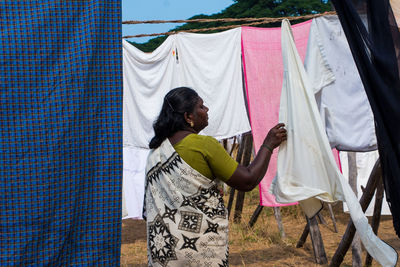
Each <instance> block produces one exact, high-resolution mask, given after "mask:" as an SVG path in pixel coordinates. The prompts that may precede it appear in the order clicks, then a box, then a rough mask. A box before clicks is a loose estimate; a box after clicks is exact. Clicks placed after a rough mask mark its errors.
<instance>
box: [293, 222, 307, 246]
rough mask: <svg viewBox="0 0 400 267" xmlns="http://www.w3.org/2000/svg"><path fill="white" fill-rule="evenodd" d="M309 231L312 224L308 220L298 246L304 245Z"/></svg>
mask: <svg viewBox="0 0 400 267" xmlns="http://www.w3.org/2000/svg"><path fill="white" fill-rule="evenodd" d="M309 233H310V224H309V223H308V220H307V224H306V227H304V230H303V233H302V234H301V237H300V239H299V241H298V242H297V245H296V248H301V247H302V246H303V245H304V243H306V240H307V236H308V234H309Z"/></svg>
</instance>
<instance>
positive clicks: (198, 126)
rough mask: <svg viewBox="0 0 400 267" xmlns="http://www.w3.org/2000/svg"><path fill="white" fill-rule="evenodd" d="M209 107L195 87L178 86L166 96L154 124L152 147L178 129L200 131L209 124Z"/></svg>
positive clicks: (157, 145) (150, 145) (155, 146)
mask: <svg viewBox="0 0 400 267" xmlns="http://www.w3.org/2000/svg"><path fill="white" fill-rule="evenodd" d="M207 111H208V108H207V107H205V106H204V104H203V100H202V99H201V98H200V97H199V95H198V94H197V93H196V91H194V90H193V89H190V88H188V87H178V88H175V89H172V90H171V91H169V92H168V93H167V94H166V96H165V97H164V102H163V105H162V108H161V112H160V115H159V116H158V118H157V120H156V121H155V123H154V124H153V128H154V133H155V136H154V137H153V139H152V140H151V141H150V144H149V147H150V148H157V147H159V146H160V145H161V143H162V142H163V141H164V140H165V139H166V138H167V137H170V136H172V135H173V134H174V133H176V132H177V131H181V130H194V131H195V132H200V131H201V130H202V129H204V127H206V126H207V124H208V116H207Z"/></svg>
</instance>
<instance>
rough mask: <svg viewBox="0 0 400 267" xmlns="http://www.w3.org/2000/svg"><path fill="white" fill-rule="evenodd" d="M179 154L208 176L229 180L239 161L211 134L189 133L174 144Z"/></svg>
mask: <svg viewBox="0 0 400 267" xmlns="http://www.w3.org/2000/svg"><path fill="white" fill-rule="evenodd" d="M174 148H175V150H176V152H178V154H179V156H181V158H182V159H183V160H184V161H185V162H186V163H187V164H189V165H190V166H191V167H192V168H194V169H195V170H196V171H198V172H200V173H201V174H203V175H204V176H206V177H207V178H209V179H211V180H213V179H215V178H218V179H219V180H221V181H224V182H226V181H228V180H229V178H231V176H232V174H233V173H234V172H235V170H236V168H237V166H238V163H237V162H236V161H235V160H234V159H232V158H231V157H230V156H229V154H228V153H227V152H226V151H225V149H224V148H223V147H222V145H221V144H220V143H218V141H217V140H216V139H215V138H213V137H211V136H204V135H198V134H189V135H188V136H186V137H185V138H183V139H182V140H181V141H179V142H178V143H176V144H175V145H174Z"/></svg>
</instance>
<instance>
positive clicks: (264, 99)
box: [242, 20, 311, 207]
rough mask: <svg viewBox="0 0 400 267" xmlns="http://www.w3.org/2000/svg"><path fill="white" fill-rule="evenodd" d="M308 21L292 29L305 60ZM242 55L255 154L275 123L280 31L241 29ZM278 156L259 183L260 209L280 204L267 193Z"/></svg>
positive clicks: (280, 70)
mask: <svg viewBox="0 0 400 267" xmlns="http://www.w3.org/2000/svg"><path fill="white" fill-rule="evenodd" d="M310 26H311V20H309V21H306V22H303V23H299V24H296V25H294V26H293V34H294V38H295V42H296V46H297V48H298V50H299V53H300V55H301V57H302V58H303V59H304V57H305V54H306V49H307V40H308V34H309V30H310ZM242 54H243V66H244V75H245V82H246V90H247V101H248V107H249V113H250V122H251V128H252V133H253V138H254V147H255V150H256V151H258V150H259V149H260V146H261V144H262V143H263V140H264V138H265V136H266V134H267V133H268V130H269V129H270V128H272V127H273V126H274V125H275V124H277V123H278V117H279V101H280V94H281V88H282V81H283V63H282V53H281V28H256V27H242ZM276 160H277V154H276V153H274V154H272V156H271V160H270V163H269V167H268V171H267V173H266V175H265V177H264V179H263V180H262V181H261V183H260V205H262V206H269V207H277V206H285V205H293V204H295V203H292V204H280V203H277V202H276V201H275V196H273V195H271V194H270V193H269V192H268V189H269V187H270V185H271V182H272V180H273V178H274V176H275V173H276Z"/></svg>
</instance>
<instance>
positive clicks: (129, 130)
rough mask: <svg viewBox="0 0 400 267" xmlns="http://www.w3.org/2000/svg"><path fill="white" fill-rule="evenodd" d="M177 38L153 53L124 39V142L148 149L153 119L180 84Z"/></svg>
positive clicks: (174, 37) (170, 37)
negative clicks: (166, 97) (169, 94)
mask: <svg viewBox="0 0 400 267" xmlns="http://www.w3.org/2000/svg"><path fill="white" fill-rule="evenodd" d="M175 39H176V36H175V35H172V36H169V37H168V38H167V39H166V40H165V41H164V42H163V43H162V44H161V45H160V46H159V47H158V48H157V49H156V50H155V51H154V52H152V53H144V52H142V51H140V50H139V49H137V48H136V47H134V46H133V45H131V44H129V43H128V42H127V41H125V40H123V41H122V48H123V84H124V96H123V144H124V145H130V146H135V147H142V148H148V144H149V142H150V139H151V138H152V137H153V136H154V132H153V122H154V120H155V119H156V117H157V116H158V114H159V112H160V110H161V106H162V102H163V99H164V96H165V94H166V93H167V92H168V91H169V90H171V89H173V88H174V87H177V86H178V80H177V77H176V73H177V71H176V67H177V64H176V58H175Z"/></svg>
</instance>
